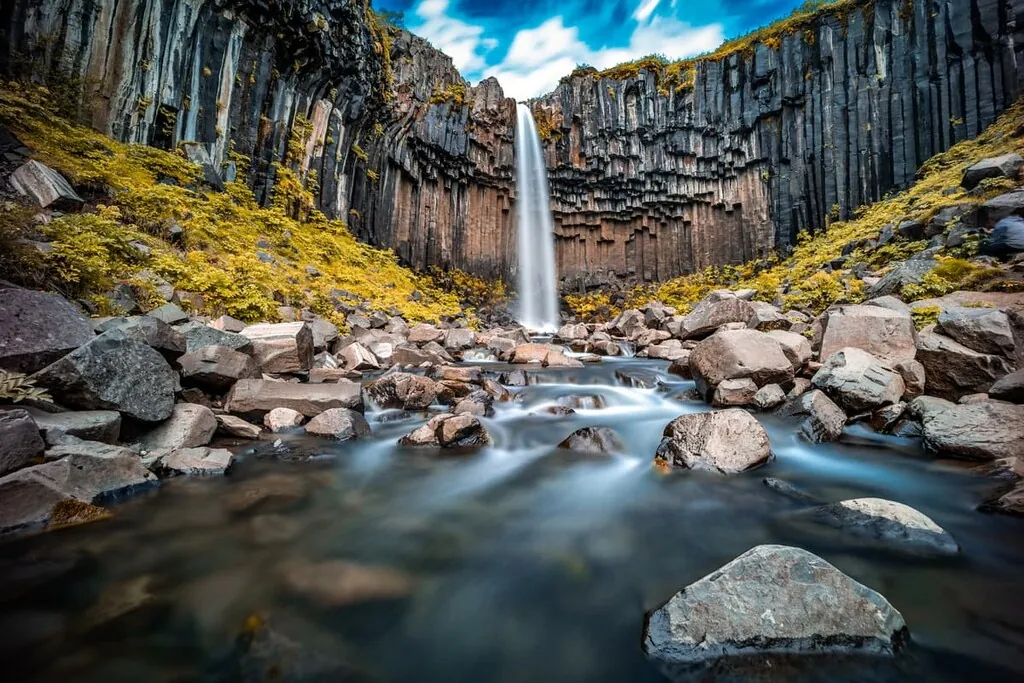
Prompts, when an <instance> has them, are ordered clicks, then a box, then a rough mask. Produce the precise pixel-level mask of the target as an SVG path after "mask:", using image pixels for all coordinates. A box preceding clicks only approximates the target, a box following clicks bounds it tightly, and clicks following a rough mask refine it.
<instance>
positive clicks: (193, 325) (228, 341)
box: [150, 312, 252, 353]
mask: <svg viewBox="0 0 1024 683" xmlns="http://www.w3.org/2000/svg"><path fill="white" fill-rule="evenodd" d="M150 313H152V312H150ZM174 329H176V330H178V331H179V332H181V333H182V334H183V335H185V352H186V353H195V352H196V351H199V350H201V349H203V348H204V347H207V346H224V347H226V348H229V349H231V350H232V351H238V352H239V353H251V352H252V341H250V340H249V338H248V337H243V336H242V335H241V334H235V333H234V332H224V331H221V330H218V329H216V328H214V327H211V326H209V325H204V324H202V323H200V322H188V323H185V324H183V325H178V326H177V327H175V328H174Z"/></svg>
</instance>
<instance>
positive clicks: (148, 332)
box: [96, 315, 187, 360]
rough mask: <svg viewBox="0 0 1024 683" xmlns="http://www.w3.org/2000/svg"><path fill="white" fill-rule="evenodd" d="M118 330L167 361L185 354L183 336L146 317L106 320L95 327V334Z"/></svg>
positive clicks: (185, 344)
mask: <svg viewBox="0 0 1024 683" xmlns="http://www.w3.org/2000/svg"><path fill="white" fill-rule="evenodd" d="M108 330H120V331H121V332H124V333H125V335H126V336H127V337H128V338H130V339H135V340H136V341H140V342H142V343H143V344H146V345H148V346H151V347H153V348H154V349H156V350H157V351H159V352H160V353H162V354H163V355H164V358H167V359H168V360H174V359H175V358H177V357H179V356H180V355H181V354H183V353H185V348H186V346H187V343H186V341H185V335H183V334H182V333H181V332H178V331H177V330H176V329H174V328H173V327H171V326H170V325H168V324H167V323H165V322H164V321H162V320H160V319H158V318H154V317H152V316H148V315H139V316H134V317H131V318H108V319H107V320H104V321H103V322H102V323H100V324H99V325H97V326H96V331H97V332H101V333H102V332H107V331H108Z"/></svg>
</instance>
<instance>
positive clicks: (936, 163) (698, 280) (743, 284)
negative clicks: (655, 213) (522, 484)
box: [566, 99, 1024, 320]
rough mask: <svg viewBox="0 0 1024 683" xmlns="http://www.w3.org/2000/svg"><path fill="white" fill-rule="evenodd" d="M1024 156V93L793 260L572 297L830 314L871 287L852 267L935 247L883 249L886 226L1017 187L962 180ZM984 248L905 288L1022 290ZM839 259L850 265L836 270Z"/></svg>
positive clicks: (589, 308)
mask: <svg viewBox="0 0 1024 683" xmlns="http://www.w3.org/2000/svg"><path fill="white" fill-rule="evenodd" d="M1011 152H1017V153H1021V154H1024V99H1022V100H1018V101H1017V102H1016V103H1015V104H1014V105H1013V106H1012V107H1010V109H1008V110H1007V111H1006V112H1004V113H1003V115H1002V116H1001V117H1000V118H999V119H998V120H997V121H996V123H994V124H993V125H992V126H990V127H989V128H988V129H987V130H986V131H985V132H983V133H982V134H981V135H980V136H978V137H977V138H975V139H973V140H965V141H963V142H961V143H959V144H957V145H955V146H954V147H952V148H950V149H949V150H948V151H946V152H943V153H942V154H938V155H936V156H934V157H932V158H931V159H929V160H928V161H927V162H925V164H924V165H923V166H922V167H921V169H920V171H919V172H918V180H917V182H916V183H914V185H913V186H912V187H910V188H909V189H907V190H905V191H903V192H899V193H896V194H894V195H893V196H891V197H888V198H886V199H884V200H882V201H879V202H876V203H874V204H870V205H867V206H863V207H861V208H860V209H858V210H857V212H856V215H855V217H854V219H853V220H850V221H844V222H838V221H836V222H832V223H831V224H830V225H828V226H826V227H825V228H824V229H822V230H821V231H819V232H816V233H814V234H804V235H803V236H802V238H801V239H800V242H799V243H798V244H797V245H796V246H795V247H794V249H793V251H792V253H791V254H790V255H789V256H787V257H782V256H776V257H773V258H771V259H768V260H761V261H753V262H749V263H745V264H743V265H738V266H720V267H711V268H708V269H706V270H704V271H701V272H699V273H694V274H691V275H686V276H683V277H679V278H674V279H672V280H669V281H667V282H664V283H662V284H660V285H641V286H639V287H636V288H635V289H633V290H632V291H630V292H627V293H626V296H625V297H624V298H622V299H621V300H620V301H618V302H616V303H615V304H613V302H612V297H611V296H610V295H609V294H608V293H607V292H597V293H592V294H587V295H581V296H569V297H566V299H567V302H568V304H569V306H570V308H571V309H572V310H573V312H575V313H576V314H577V315H579V316H580V317H582V318H584V319H594V320H601V319H605V318H608V317H610V316H614V315H616V314H617V313H618V312H620V311H621V310H622V309H624V308H631V307H636V306H638V305H641V304H643V303H645V302H646V301H649V300H659V301H662V302H664V303H667V304H669V305H672V306H675V307H676V308H677V309H679V310H680V312H683V313H685V312H686V311H687V310H688V309H689V308H690V306H691V305H692V304H693V303H696V302H697V301H700V300H701V299H702V298H703V297H704V296H706V295H707V294H708V292H710V291H712V290H715V289H721V288H726V287H728V288H734V289H735V288H750V289H754V290H755V291H756V292H757V294H756V298H757V299H758V300H760V301H766V302H771V303H778V304H780V305H781V306H782V307H783V308H784V309H787V310H789V309H801V310H806V311H809V312H812V313H821V312H822V311H824V310H825V309H826V308H828V307H829V306H831V305H833V304H837V303H857V302H859V301H863V300H864V299H865V297H866V296H867V290H868V288H867V287H866V286H865V283H864V282H863V280H861V279H860V278H859V277H857V275H856V274H855V273H854V272H853V271H854V266H856V265H858V264H864V266H865V267H866V268H867V269H870V270H875V271H877V272H878V273H879V274H884V272H886V271H887V270H890V269H891V268H892V267H895V266H896V265H898V264H899V263H901V262H902V261H904V260H906V259H907V258H909V257H910V256H912V255H914V254H916V253H918V252H920V251H923V250H924V249H925V248H927V247H928V242H927V241H925V240H908V239H904V238H901V237H900V236H899V234H898V232H897V233H896V236H895V238H894V239H893V240H892V241H890V242H888V243H887V244H884V245H883V246H878V245H877V238H878V237H879V235H880V232H881V231H882V229H883V228H885V227H886V226H891V227H893V228H894V227H896V226H898V225H899V224H901V223H905V222H920V223H923V224H926V223H928V222H929V221H930V220H931V219H932V218H934V217H935V215H936V214H937V213H938V212H939V211H941V210H942V209H944V208H947V207H953V206H970V205H979V204H982V203H984V202H985V201H987V200H988V199H991V198H992V197H994V196H997V195H999V194H1002V193H1004V192H1006V191H1007V190H1009V189H1012V188H1013V187H1014V183H1013V182H1012V181H1009V180H1007V179H1005V178H1001V179H992V180H985V181H982V183H981V185H980V186H979V188H977V189H975V190H974V191H972V192H967V191H966V190H964V188H962V187H961V186H960V182H961V179H962V177H963V173H964V170H965V169H966V168H967V167H968V166H970V165H972V164H974V163H977V162H978V161H980V160H982V159H985V158H988V157H994V156H999V155H1003V154H1008V153H1011ZM977 252H978V237H977V236H976V235H972V236H968V237H967V238H966V239H965V240H964V242H963V244H961V245H959V246H956V247H944V248H943V249H942V250H941V252H940V253H939V254H938V260H939V263H938V265H937V266H936V267H935V268H934V269H933V270H932V271H931V272H929V273H927V274H926V275H925V276H924V278H923V279H922V281H921V282H920V283H919V284H909V285H906V286H905V287H903V288H902V291H901V292H900V294H901V295H902V296H903V298H904V299H906V300H907V301H917V300H921V299H927V298H930V297H936V296H942V295H944V294H948V293H950V292H953V291H956V290H958V289H973V290H983V291H999V290H1001V291H1018V290H1020V289H1022V285H1021V283H1020V282H1018V281H1015V280H1011V279H1008V278H1007V277H1006V273H1005V272H1004V271H1002V270H1001V269H998V268H993V267H990V266H986V265H984V264H980V263H976V262H974V261H971V260H969V259H970V258H971V257H972V256H975V255H976V254H977ZM833 263H841V264H842V265H841V267H838V268H834V267H833V266H832V264H833Z"/></svg>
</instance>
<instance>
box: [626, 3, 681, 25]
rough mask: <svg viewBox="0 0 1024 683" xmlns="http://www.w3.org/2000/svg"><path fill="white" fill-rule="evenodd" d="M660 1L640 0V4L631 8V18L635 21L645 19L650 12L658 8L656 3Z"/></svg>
mask: <svg viewBox="0 0 1024 683" xmlns="http://www.w3.org/2000/svg"><path fill="white" fill-rule="evenodd" d="M660 2H661V0H641V2H640V4H639V5H637V6H636V9H635V10H633V18H634V19H636V20H637V21H647V18H648V17H650V16H651V13H652V12H654V10H656V9H658V3H660ZM674 4H675V3H673V5H674Z"/></svg>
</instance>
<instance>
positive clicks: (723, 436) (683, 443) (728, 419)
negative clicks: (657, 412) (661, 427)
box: [655, 408, 771, 474]
mask: <svg viewBox="0 0 1024 683" xmlns="http://www.w3.org/2000/svg"><path fill="white" fill-rule="evenodd" d="M655 458H656V459H657V460H660V461H663V462H667V463H668V464H670V465H674V466H676V467H682V468H685V469H694V470H711V471H717V472H722V473H724V474H732V473H736V472H742V471H744V470H748V469H751V468H752V467H757V466H758V465H762V464H764V463H766V462H767V461H768V460H769V459H770V458H771V449H770V447H769V443H768V434H767V433H766V432H765V431H764V427H762V426H761V424H760V423H759V422H758V421H757V420H756V419H755V418H754V416H752V415H751V414H750V413H748V412H747V411H745V410H742V409H740V408H729V409H726V410H719V411H715V412H711V413H689V414H686V415H680V416H679V417H677V418H676V419H674V420H672V421H671V422H669V423H668V425H667V426H666V427H665V431H664V434H663V437H662V440H661V445H660V446H658V450H657V453H656V454H655Z"/></svg>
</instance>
